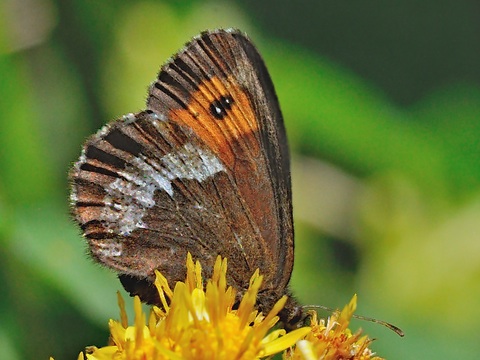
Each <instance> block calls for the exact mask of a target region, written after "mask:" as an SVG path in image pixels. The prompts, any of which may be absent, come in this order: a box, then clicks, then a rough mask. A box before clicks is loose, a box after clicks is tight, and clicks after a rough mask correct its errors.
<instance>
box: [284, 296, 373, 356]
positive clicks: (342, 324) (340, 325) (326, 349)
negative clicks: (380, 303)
mask: <svg viewBox="0 0 480 360" xmlns="http://www.w3.org/2000/svg"><path fill="white" fill-rule="evenodd" d="M356 307H357V296H356V295H355V296H354V297H353V298H352V300H351V301H350V303H349V304H348V305H346V306H345V307H344V308H343V310H342V311H341V312H336V313H334V314H332V315H331V316H330V317H329V318H328V319H327V320H326V321H325V320H324V319H320V320H319V319H318V317H317V313H316V312H312V314H311V322H310V326H311V327H312V328H311V331H310V332H309V333H308V334H307V336H305V338H304V339H302V340H300V341H298V342H297V344H296V346H295V348H294V349H293V350H291V351H289V352H288V354H287V356H286V359H291V360H297V359H306V360H313V359H323V360H336V359H349V360H382V359H381V358H379V357H376V356H374V353H373V352H372V351H371V350H370V349H369V348H368V346H369V345H370V343H371V342H372V340H371V339H369V338H368V337H367V336H361V331H357V332H356V333H355V334H352V332H351V331H350V329H348V324H349V322H350V319H351V318H352V315H353V313H354V311H355V309H356Z"/></svg>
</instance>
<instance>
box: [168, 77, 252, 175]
mask: <svg viewBox="0 0 480 360" xmlns="http://www.w3.org/2000/svg"><path fill="white" fill-rule="evenodd" d="M222 98H223V99H225V98H228V99H230V103H228V104H227V105H228V106H225V107H220V108H218V111H220V112H221V114H222V113H223V115H224V116H221V114H215V113H214V112H213V111H212V107H213V109H214V108H215V104H217V103H218V102H219V101H220V99H222ZM169 115H170V117H171V118H172V119H174V120H175V121H177V122H179V123H181V124H182V125H185V126H187V127H189V128H191V129H192V130H193V131H194V132H195V134H196V135H197V136H198V137H199V138H201V139H202V140H203V141H204V142H205V144H206V145H207V146H208V147H209V148H210V149H212V150H213V151H214V153H215V154H216V155H217V156H218V157H219V158H220V159H221V160H222V161H223V162H224V164H225V165H226V166H228V167H230V168H231V167H233V166H234V163H235V159H238V158H245V157H257V156H259V154H260V144H259V142H258V138H257V137H256V132H257V131H258V119H256V118H255V112H254V111H253V108H252V106H251V103H250V100H249V99H248V97H247V95H246V94H245V92H244V91H243V90H242V89H241V88H240V87H239V86H235V81H234V79H233V78H228V79H227V80H226V81H222V80H220V79H219V78H218V77H214V78H211V79H210V80H208V81H205V82H204V83H202V84H201V85H200V86H199V88H198V90H197V91H196V92H194V93H193V94H191V96H190V103H189V104H188V109H174V110H172V111H171V112H170V114H169ZM216 115H217V116H216Z"/></svg>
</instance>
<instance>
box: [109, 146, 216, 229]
mask: <svg viewBox="0 0 480 360" xmlns="http://www.w3.org/2000/svg"><path fill="white" fill-rule="evenodd" d="M221 171H225V167H224V166H223V164H222V163H221V161H220V159H219V158H218V157H217V156H215V155H214V154H213V153H212V152H210V151H209V150H208V149H207V150H203V149H201V148H198V147H195V146H194V145H192V144H191V143H186V144H185V145H184V146H183V147H181V148H180V149H178V150H177V151H176V152H172V153H168V154H165V155H164V156H162V157H161V158H160V159H158V160H155V159H150V158H147V157H146V156H145V155H144V154H140V155H139V156H137V157H135V158H134V160H133V161H132V164H131V165H130V166H127V167H126V168H125V169H123V170H122V171H119V174H120V175H121V177H120V178H117V179H115V181H113V182H111V183H110V184H109V185H107V186H106V187H105V191H106V193H107V194H106V196H105V198H104V199H103V201H104V204H105V207H104V208H103V210H102V212H101V215H100V219H99V220H101V221H103V222H104V223H105V224H106V226H107V230H108V231H111V232H114V233H117V234H120V235H123V236H128V235H130V234H131V233H132V232H133V231H134V230H135V229H139V228H147V225H146V224H145V223H144V222H143V217H144V216H145V214H146V213H147V211H148V209H150V208H152V207H153V206H155V200H154V195H155V192H156V191H165V192H166V193H167V194H168V195H169V196H170V197H172V198H173V197H174V196H175V194H174V190H173V187H172V182H173V181H174V180H176V179H188V180H197V181H199V182H202V181H205V180H206V179H207V178H209V177H211V176H214V175H215V174H217V173H218V172H221Z"/></svg>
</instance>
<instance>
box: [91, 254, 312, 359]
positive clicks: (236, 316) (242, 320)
mask: <svg viewBox="0 0 480 360" xmlns="http://www.w3.org/2000/svg"><path fill="white" fill-rule="evenodd" d="M226 271H227V260H226V259H223V260H222V259H221V258H220V257H218V258H217V261H216V263H215V267H214V271H213V275H212V279H210V280H208V281H207V283H206V286H205V287H204V286H203V279H202V275H201V272H202V271H201V266H200V263H199V262H196V263H194V262H193V260H192V257H191V256H190V254H189V255H188V257H187V278H186V280H185V282H177V283H176V284H175V288H174V290H173V291H172V290H171V288H170V286H169V284H168V282H167V280H166V279H165V277H164V276H163V275H162V274H160V273H159V272H157V274H156V281H155V285H156V287H157V289H158V292H159V295H160V299H161V302H162V307H161V308H160V307H156V306H154V307H153V311H151V313H150V315H149V317H148V319H147V320H146V317H145V314H144V313H143V311H142V307H141V304H140V299H139V298H138V297H135V299H134V308H135V321H134V325H132V326H128V325H127V324H128V320H127V317H126V313H125V309H124V304H123V299H122V298H121V297H120V296H119V305H120V311H121V321H114V320H110V323H109V325H110V333H111V345H110V346H106V347H103V348H99V349H97V348H92V349H91V351H89V353H87V354H86V357H87V359H89V360H107V359H109V360H110V359H119V360H120V359H124V360H137V359H138V360H140V359H142V360H144V359H152V360H153V359H179V360H180V359H257V358H263V357H267V356H270V355H272V354H275V353H279V352H282V351H284V350H285V349H287V348H290V347H292V346H293V345H294V344H295V343H296V342H297V341H298V340H299V339H301V338H303V337H304V336H305V335H306V334H307V333H309V332H310V328H309V327H304V328H300V329H298V330H295V331H292V332H290V333H288V334H286V332H285V330H283V329H277V330H273V331H271V332H270V333H269V331H270V330H271V329H272V328H273V327H274V326H275V324H276V323H277V322H278V317H277V314H278V312H279V311H280V310H281V309H282V308H283V306H284V305H285V302H286V299H287V298H286V297H282V298H281V299H280V300H279V301H278V302H277V303H276V304H275V306H274V307H273V309H272V310H271V311H270V312H269V313H268V314H266V315H263V314H261V313H258V312H257V311H256V310H255V301H256V296H257V293H258V290H259V289H260V286H261V283H262V276H261V275H260V274H259V272H258V270H257V271H256V272H255V273H254V274H253V276H252V278H251V280H250V286H249V288H248V290H247V291H246V293H245V295H244V296H243V298H242V300H241V302H240V305H239V307H238V309H233V306H234V303H235V289H233V288H232V287H227V280H226Z"/></svg>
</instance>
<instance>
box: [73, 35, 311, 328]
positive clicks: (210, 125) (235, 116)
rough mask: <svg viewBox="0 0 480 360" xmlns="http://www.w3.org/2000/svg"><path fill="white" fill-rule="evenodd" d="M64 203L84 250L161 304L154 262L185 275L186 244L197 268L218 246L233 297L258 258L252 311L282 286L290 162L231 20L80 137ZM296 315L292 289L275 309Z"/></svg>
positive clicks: (290, 241)
mask: <svg viewBox="0 0 480 360" xmlns="http://www.w3.org/2000/svg"><path fill="white" fill-rule="evenodd" d="M70 180H71V184H72V190H71V203H72V212H73V215H74V217H75V219H76V221H77V222H78V223H79V225H80V227H81V229H82V231H83V235H84V237H85V238H86V240H87V242H88V245H89V250H90V252H91V255H92V257H93V258H94V259H95V260H96V261H98V262H99V263H101V264H103V265H105V266H107V267H109V268H112V269H114V270H115V271H116V272H118V274H119V278H120V280H121V282H122V284H123V286H124V287H125V289H126V290H127V291H128V292H130V294H131V295H138V296H139V297H140V298H141V299H142V301H145V302H147V303H153V304H159V299H158V293H157V291H156V289H155V287H154V286H153V281H154V278H155V274H154V271H155V270H159V271H161V272H162V274H163V275H164V276H165V277H166V278H167V279H168V281H169V282H170V283H175V282H176V281H180V280H183V279H184V278H185V275H186V269H185V265H184V264H185V258H186V254H187V252H190V253H191V254H192V255H193V257H194V258H196V259H199V260H200V261H201V263H202V266H203V268H204V271H205V272H206V274H207V276H208V275H210V274H211V273H212V271H213V265H214V262H215V259H216V257H217V256H218V255H221V256H223V257H227V258H228V262H229V267H228V273H227V279H228V282H229V285H231V286H233V287H234V288H235V289H237V290H238V291H239V294H240V296H241V295H242V293H243V292H244V291H245V290H246V289H247V288H248V285H249V279H250V277H251V275H252V274H253V272H254V271H255V270H256V269H257V268H258V269H260V273H261V274H263V275H264V281H263V284H262V287H261V289H260V292H259V294H258V299H257V303H258V304H259V307H260V310H262V311H268V310H270V309H271V308H272V306H273V304H274V303H275V302H276V301H277V300H278V299H279V298H280V297H282V296H283V295H284V294H288V295H290V292H289V290H288V283H289V280H290V276H291V273H292V269H293V259H294V236H293V220H292V194H291V179H290V160H289V150H288V145H287V137H286V132H285V127H284V123H283V118H282V114H281V111H280V106H279V103H278V100H277V96H276V93H275V90H274V87H273V83H272V80H271V78H270V75H269V73H268V71H267V68H266V66H265V63H264V61H263V59H262V57H261V56H260V54H259V52H258V51H257V49H256V48H255V46H254V45H253V43H252V42H251V41H250V39H249V38H248V37H247V36H246V35H245V34H243V33H242V32H240V31H238V30H233V29H228V30H215V31H205V32H203V33H201V34H200V35H198V36H197V37H195V38H193V39H192V40H191V41H190V42H189V43H187V44H186V45H185V47H184V48H183V49H182V50H180V51H179V52H178V53H177V54H175V55H174V56H173V58H171V59H170V60H169V61H168V62H167V63H166V64H165V65H163V66H162V68H161V69H160V72H159V74H158V76H157V78H156V79H155V81H154V82H153V83H152V84H151V86H150V88H149V92H148V99H147V106H146V110H144V111H141V112H138V113H132V114H128V115H125V116H123V117H122V118H120V119H117V120H114V121H112V122H110V123H109V124H107V125H106V126H104V127H103V128H102V129H100V130H99V131H98V132H97V133H96V134H94V135H93V136H91V137H90V138H89V139H87V141H86V142H85V144H84V146H83V150H82V153H81V156H80V158H79V160H78V161H77V162H76V163H75V165H74V166H73V169H72V170H71V172H70ZM279 316H280V318H281V320H282V321H283V322H284V323H285V324H288V323H290V324H294V323H297V322H298V321H299V320H300V318H301V317H302V314H301V308H300V307H299V306H298V305H297V303H296V301H295V300H294V299H293V298H292V297H290V298H289V301H288V302H287V305H286V306H285V308H284V310H282V312H281V313H280V314H279Z"/></svg>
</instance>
